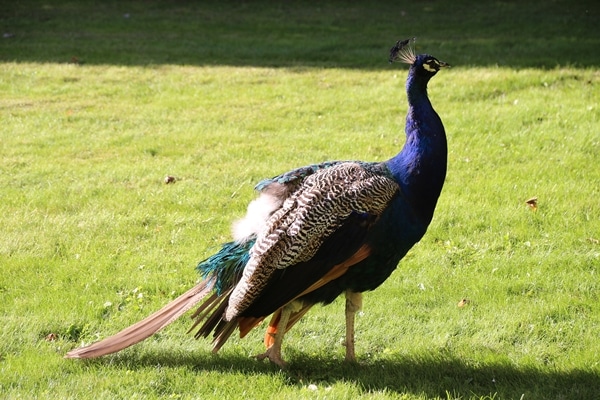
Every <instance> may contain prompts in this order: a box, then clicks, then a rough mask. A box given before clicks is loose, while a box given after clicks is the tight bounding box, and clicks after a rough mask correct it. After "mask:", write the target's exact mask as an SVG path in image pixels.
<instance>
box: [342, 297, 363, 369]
mask: <svg viewBox="0 0 600 400" xmlns="http://www.w3.org/2000/svg"><path fill="white" fill-rule="evenodd" d="M361 308H362V293H358V292H353V291H351V290H347V291H346V341H345V342H344V346H346V358H345V360H346V361H348V362H356V355H355V353H354V319H355V316H356V312H357V311H358V310H360V309H361Z"/></svg>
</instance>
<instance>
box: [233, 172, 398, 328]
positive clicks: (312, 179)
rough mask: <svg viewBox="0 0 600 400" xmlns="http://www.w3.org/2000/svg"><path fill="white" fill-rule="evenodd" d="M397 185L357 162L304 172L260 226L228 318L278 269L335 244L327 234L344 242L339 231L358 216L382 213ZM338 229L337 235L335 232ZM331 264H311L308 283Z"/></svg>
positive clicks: (254, 297) (253, 297)
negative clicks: (329, 239) (323, 247)
mask: <svg viewBox="0 0 600 400" xmlns="http://www.w3.org/2000/svg"><path fill="white" fill-rule="evenodd" d="M398 191H399V187H398V185H397V184H396V182H395V181H394V180H392V179H391V178H390V177H388V176H386V175H385V174H382V173H380V172H378V171H373V170H371V169H369V168H365V166H364V165H361V164H360V163H357V162H343V163H338V164H335V165H332V166H330V167H328V168H325V169H320V170H317V171H315V172H314V173H311V174H309V175H308V176H306V177H305V178H303V179H302V180H301V183H299V184H298V186H297V188H296V190H294V191H293V192H292V193H290V195H289V196H288V197H287V198H286V199H285V200H284V201H283V203H282V205H281V207H280V208H278V209H277V210H275V211H274V212H273V214H272V215H271V217H270V218H269V219H268V220H267V222H266V224H265V228H264V229H262V230H261V231H260V232H257V236H256V241H255V243H254V245H253V246H252V248H251V249H250V259H249V261H248V263H247V264H246V266H245V268H244V272H243V275H242V278H241V280H240V281H239V282H238V284H237V285H236V287H235V288H234V290H233V292H232V293H231V296H230V299H229V305H228V307H227V311H226V315H225V318H226V319H227V320H228V321H231V320H232V319H233V318H235V317H237V316H239V315H240V314H241V313H243V312H244V310H246V309H247V308H248V307H249V306H250V305H251V304H252V303H253V302H255V301H256V300H257V299H258V298H259V297H260V296H262V294H263V291H264V289H265V288H266V287H267V286H268V284H269V282H270V281H271V279H272V277H273V276H276V275H277V273H276V271H278V270H282V269H286V268H288V267H290V266H293V265H297V264H309V261H311V260H312V259H313V257H315V255H317V254H327V253H326V252H324V251H321V252H320V251H319V250H320V248H321V247H322V246H324V245H325V246H326V247H328V248H332V247H333V246H331V241H328V240H327V239H328V238H330V237H338V240H336V241H335V242H336V243H337V242H341V241H340V240H339V239H341V238H342V236H343V235H340V234H339V232H344V231H345V230H348V227H349V226H355V225H357V224H356V222H357V220H358V221H360V220H361V219H364V218H372V216H378V215H381V213H382V212H383V210H384V209H385V208H386V207H387V205H388V203H389V202H390V200H391V199H392V198H393V197H394V196H395V195H396V194H397V193H398ZM359 225H360V224H359ZM363 225H364V224H363ZM336 232H338V235H334V234H335V233H336ZM354 242H356V241H354ZM342 246H343V247H342V248H343V253H353V252H356V251H357V250H358V249H359V247H360V246H359V245H358V243H354V244H353V245H352V246H344V245H343V244H342ZM350 247H352V248H350ZM313 264H314V263H313ZM332 266H333V265H332V264H331V263H325V264H324V267H325V268H321V269H316V270H315V268H312V269H311V271H310V276H305V277H304V279H303V282H304V285H305V286H306V287H305V289H306V288H308V287H310V286H311V285H312V284H313V283H314V282H315V281H318V280H319V279H321V278H322V276H323V275H325V274H326V273H327V272H328V269H327V268H326V267H329V268H331V267H332ZM282 290H285V288H282ZM282 305H283V304H282Z"/></svg>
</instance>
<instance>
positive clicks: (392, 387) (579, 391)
mask: <svg viewBox="0 0 600 400" xmlns="http://www.w3.org/2000/svg"><path fill="white" fill-rule="evenodd" d="M113 361H114V362H115V364H116V366H117V367H122V368H126V369H128V370H136V369H139V368H146V367H156V366H160V367H162V368H164V367H167V368H169V367H182V366H187V367H189V368H191V369H192V370H195V371H197V372H198V373H200V372H207V371H212V372H222V373H232V372H233V373H236V372H239V373H242V374H245V375H256V374H264V375H272V376H273V378H274V379H281V376H282V374H284V376H285V381H286V384H287V385H289V386H293V387H298V388H304V387H306V386H307V385H309V384H314V385H317V388H320V389H321V390H323V389H325V388H326V387H328V386H331V385H334V384H336V383H340V382H343V383H344V384H350V385H354V386H356V387H357V388H358V389H359V390H360V391H361V392H364V393H369V392H388V393H389V392H393V393H397V394H413V395H421V396H422V395H424V396H426V397H428V398H431V397H438V396H439V397H442V398H446V397H448V395H451V396H452V397H453V398H469V397H472V396H481V397H485V396H489V398H501V399H520V398H523V399H594V398H597V397H596V396H597V395H598V393H600V375H599V374H598V373H594V372H590V371H582V370H570V371H558V370H555V369H553V368H551V367H548V368H541V367H540V368H519V367H515V366H514V365H510V364H498V363H489V364H484V365H481V364H476V365H471V364H469V363H468V362H465V361H462V360H460V359H457V358H455V357H453V356H451V355H447V354H433V353H430V354H423V355H420V356H414V355H413V356H406V357H399V356H398V357H396V358H390V359H380V360H371V361H366V362H360V363H358V364H348V363H345V362H343V361H341V360H339V359H331V358H324V357H314V356H306V355H302V354H296V355H295V356H294V357H292V358H290V364H289V367H288V369H287V370H286V371H283V372H282V371H281V370H280V369H279V368H278V367H276V366H274V365H272V364H270V363H268V362H259V361H257V360H255V359H254V358H251V357H243V356H238V355H235V354H231V353H228V354H218V355H212V354H206V353H200V354H198V353H179V354H172V353H165V352H161V351H158V352H157V351H152V352H151V353H145V354H143V355H136V354H133V355H132V354H123V355H119V356H117V357H116V358H115V359H113ZM92 362H94V363H97V362H103V361H102V360H95V361H92ZM317 390H319V389H317ZM495 396H498V397H495Z"/></svg>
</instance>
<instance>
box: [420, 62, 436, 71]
mask: <svg viewBox="0 0 600 400" xmlns="http://www.w3.org/2000/svg"><path fill="white" fill-rule="evenodd" d="M423 68H425V70H426V71H429V72H436V71H437V69H435V68H433V67H432V66H431V65H429V64H427V63H424V64H423Z"/></svg>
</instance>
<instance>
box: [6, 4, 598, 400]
mask: <svg viewBox="0 0 600 400" xmlns="http://www.w3.org/2000/svg"><path fill="white" fill-rule="evenodd" d="M599 12H600V6H598V5H597V4H596V3H593V2H589V4H585V2H579V3H574V2H566V1H555V2H547V4H544V6H543V8H542V7H541V6H540V5H539V4H537V2H534V1H531V2H520V3H518V4H517V3H511V2H504V3H503V2H497V3H489V4H488V3H486V2H476V3H470V2H466V1H458V2H454V3H447V4H446V3H443V2H436V1H432V2H415V3H410V4H405V5H398V4H395V3H393V2H378V3H370V4H365V5H360V4H358V5H357V4H354V3H345V2H325V3H319V5H318V6H316V5H312V3H301V2H300V3H296V2H282V3H277V4H271V3H254V2H215V3H211V2H198V3H194V2H183V1H176V2H157V1H147V2H112V1H110V2H103V3H101V4H94V3H93V2H89V3H88V2H66V1H65V2H49V1H48V2H34V1H28V2H15V4H5V5H1V6H0V23H1V28H2V29H3V32H2V33H3V34H4V37H3V38H2V39H1V40H0V122H1V126H2V129H1V130H0V156H1V161H0V187H1V189H0V214H1V215H2V217H1V218H0V237H1V240H0V267H1V273H0V315H1V316H2V319H1V321H2V324H0V338H1V340H0V397H1V398H7V399H12V398H27V399H28V398H61V399H63V398H77V399H80V398H102V399H104V398H107V399H109V398H111V399H112V398H144V399H145V398H174V399H192V398H201V399H205V398H218V399H224V398H227V399H229V398H231V399H237V398H241V397H246V398H249V399H253V398H284V399H296V398H311V399H312V398H329V399H346V398H347V399H351V398H359V397H364V398H374V399H495V400H498V399H523V400H528V399H596V398H599V397H600V340H599V339H600V301H599V300H600V295H599V293H600V277H599V276H598V274H599V273H600V200H599V199H600V167H599V165H600V108H599V104H600V72H598V66H599V65H600V53H599V52H598V51H597V49H598V48H599V46H600V28H599V27H598V26H597V23H596V22H595V18H597V16H598V14H599ZM412 35H416V36H417V37H418V39H417V49H418V50H419V51H423V52H429V53H431V54H433V55H435V56H436V57H438V58H439V59H441V60H444V61H447V62H449V63H450V64H452V66H453V67H452V68H451V69H449V70H444V71H442V72H440V73H439V74H438V75H437V76H436V77H435V78H434V79H433V80H432V82H431V84H430V88H429V95H430V98H431V99H432V102H433V104H434V107H435V108H436V110H437V111H438V113H439V114H440V116H441V117H442V119H443V121H444V124H445V126H446V131H447V133H448V142H449V169H448V178H447V181H446V186H445V188H444V191H443V193H442V196H441V198H440V201H439V203H438V209H437V213H436V216H435V218H434V221H433V222H432V225H431V227H430V229H429V231H428V233H427V235H426V236H425V237H424V238H423V240H422V241H421V242H420V243H419V244H418V245H416V246H415V248H414V249H413V250H412V251H411V252H410V253H409V254H408V255H407V257H406V258H405V259H404V260H403V261H402V262H401V264H400V266H399V268H398V270H397V271H396V272H395V273H394V274H393V275H392V276H391V277H390V279H388V281H386V283H385V284H384V285H382V286H381V287H380V288H379V289H378V290H376V291H374V292H372V293H367V294H366V295H365V300H364V310H363V312H362V313H361V314H360V315H359V317H358V318H357V357H358V359H359V364H358V365H346V364H344V362H343V358H344V349H343V347H342V346H341V345H340V343H341V339H342V338H343V335H344V326H343V324H344V315H343V307H344V305H343V301H342V300H340V299H338V300H337V301H336V302H334V303H333V304H332V305H330V306H328V307H319V306H317V307H315V308H313V310H311V312H310V313H309V314H308V315H307V316H306V317H305V318H304V319H303V320H302V321H301V322H299V323H298V324H297V325H296V326H295V327H294V329H293V330H292V331H291V332H290V333H289V335H288V336H287V337H286V341H285V342H284V349H283V350H284V356H285V357H286V358H287V360H288V361H289V363H290V366H289V369H288V370H286V371H280V370H279V369H278V368H276V367H275V366H272V365H269V364H268V363H261V362H257V361H256V360H254V359H253V358H252V357H251V356H252V355H254V354H257V353H259V352H261V351H262V350H263V348H262V329H258V330H256V331H255V332H252V333H251V334H250V335H249V336H248V337H247V338H245V339H243V340H239V339H237V338H233V339H232V340H231V341H230V342H229V343H228V344H227V345H226V346H225V347H224V348H223V349H222V351H221V352H220V353H219V354H217V355H213V354H211V353H210V343H209V342H208V341H204V340H199V341H196V340H194V339H193V337H192V336H191V335H187V334H186V331H187V329H188V327H189V322H190V321H189V320H188V319H187V318H182V319H181V320H179V321H177V322H176V323H174V324H173V325H171V326H170V327H168V328H167V329H165V330H164V331H162V332H160V333H159V334H157V335H155V336H153V337H152V338H150V339H149V340H147V341H145V342H144V343H141V344H139V345H137V346H134V347H132V348H130V349H127V350H125V351H123V352H122V353H118V354H116V355H113V356H107V357H104V358H101V359H97V360H90V361H81V360H65V359H63V355H64V354H65V353H66V352H67V351H68V350H70V349H72V348H74V347H77V346H80V345H82V344H83V343H90V342H93V341H95V340H98V339H100V338H104V337H106V336H108V335H111V334H113V333H115V332H117V331H118V330H120V329H122V328H124V327H126V326H128V325H129V324H131V323H133V322H136V321H137V320H139V319H141V318H142V317H145V316H146V315H148V314H150V313H151V312H152V311H154V310H156V309H158V308H160V307H161V306H162V305H164V304H166V303H167V302H168V301H169V300H171V299H173V298H175V297H176V296H178V295H179V294H181V293H182V292H184V291H185V290H186V289H187V288H189V287H190V286H191V285H193V284H194V283H195V282H196V281H197V279H198V276H197V274H196V272H195V271H194V267H195V265H196V263H197V262H198V261H199V260H201V259H203V258H205V257H207V256H209V255H211V254H212V253H213V252H214V251H216V250H217V249H218V248H219V245H220V244H221V243H222V242H224V241H227V240H229V238H230V233H229V227H230V224H231V223H232V222H233V221H234V220H235V219H236V218H239V217H241V216H242V215H243V214H244V212H245V208H246V205H247V203H248V201H250V200H251V199H252V198H253V196H254V193H253V189H252V188H253V186H254V184H255V183H256V182H258V181H259V180H261V179H262V178H265V177H270V176H273V175H276V174H278V173H281V172H285V171H287V170H289V169H292V168H294V167H299V166H302V165H306V164H310V163H314V162H320V161H324V160H335V159H360V160H384V159H386V158H389V157H391V156H393V155H394V154H395V153H396V152H397V151H398V150H399V149H400V148H401V146H402V144H403V142H404V133H403V129H404V117H405V113H406V96H405V93H404V80H405V78H406V73H407V68H406V66H403V65H398V64H396V65H393V66H390V65H388V64H387V50H388V49H389V47H390V46H391V45H392V44H393V43H394V42H395V40H397V39H400V38H405V37H409V36H412ZM168 175H170V176H174V177H176V182H175V183H174V184H169V185H167V184H165V183H164V178H165V177H166V176H168ZM534 196H535V197H537V199H538V201H537V209H535V210H534V209H533V208H532V207H530V206H528V205H527V204H526V203H525V201H526V200H528V199H529V198H531V197H534ZM463 299H467V300H468V301H467V302H462V303H461V300H463ZM459 303H460V304H459Z"/></svg>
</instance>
